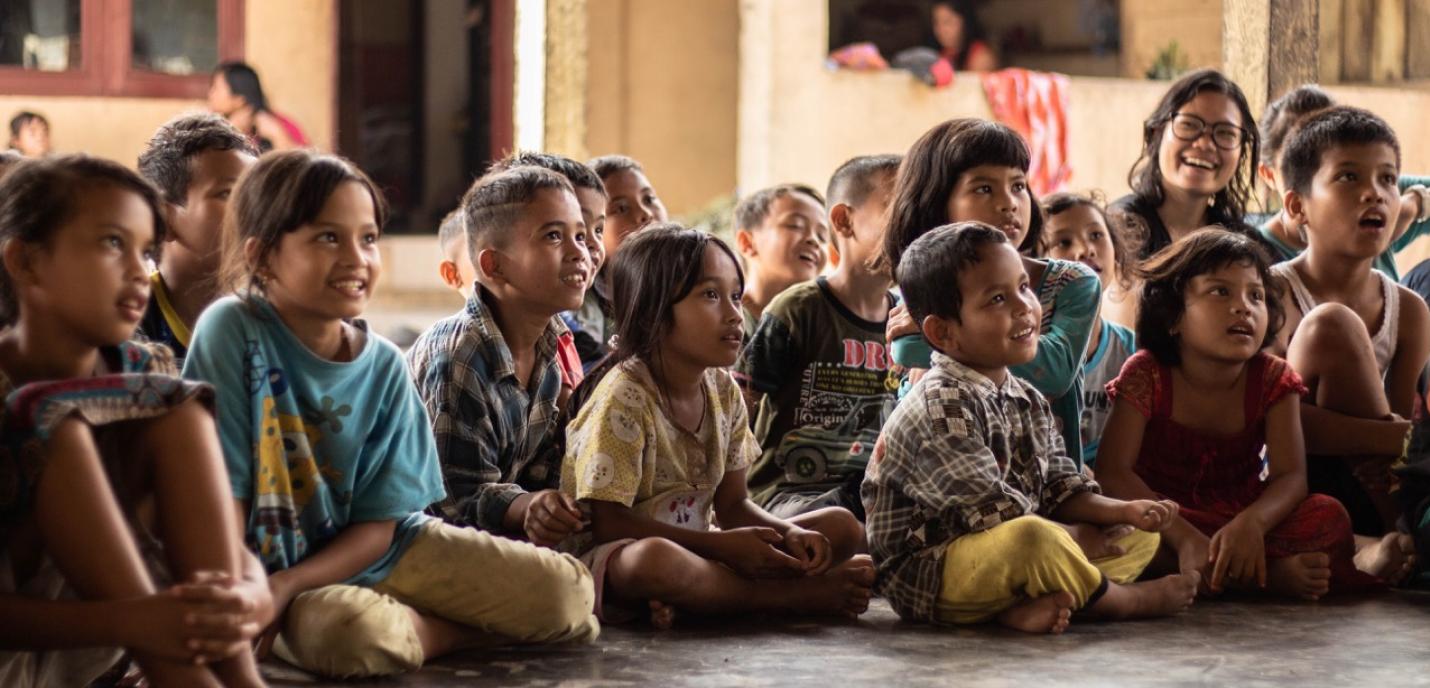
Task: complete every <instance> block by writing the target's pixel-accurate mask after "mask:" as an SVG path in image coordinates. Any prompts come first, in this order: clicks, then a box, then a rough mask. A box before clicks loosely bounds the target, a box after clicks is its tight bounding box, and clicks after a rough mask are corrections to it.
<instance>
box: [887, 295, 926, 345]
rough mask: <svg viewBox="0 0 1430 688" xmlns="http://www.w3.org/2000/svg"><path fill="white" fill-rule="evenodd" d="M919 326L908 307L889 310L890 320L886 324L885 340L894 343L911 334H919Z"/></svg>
mask: <svg viewBox="0 0 1430 688" xmlns="http://www.w3.org/2000/svg"><path fill="white" fill-rule="evenodd" d="M918 332H919V324H918V323H916V322H914V316H912V315H910V314H909V308H908V306H905V305H904V304H902V303H901V304H899V305H897V306H894V307H893V308H892V309H890V310H889V320H888V322H886V323H885V324H884V339H887V340H889V343H891V344H892V343H893V341H894V340H895V339H898V338H899V337H903V336H905V335H910V334H918Z"/></svg>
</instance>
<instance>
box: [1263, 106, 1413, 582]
mask: <svg viewBox="0 0 1430 688" xmlns="http://www.w3.org/2000/svg"><path fill="white" fill-rule="evenodd" d="M1398 146H1399V144H1398V143H1397V141H1396V138H1395V134H1394V132H1393V131H1391V129H1390V127H1389V126H1388V125H1386V124H1385V122H1384V121H1383V120H1381V119H1380V118H1378V117H1376V116H1375V115H1372V114H1370V113H1368V112H1365V111H1363V110H1357V109H1354V108H1346V107H1333V108H1329V109H1326V110H1323V111H1321V112H1319V113H1317V114H1315V115H1312V116H1311V117H1309V118H1307V120H1306V121H1305V122H1304V124H1303V126H1302V128H1301V129H1300V130H1299V131H1298V132H1297V133H1296V135H1295V137H1294V139H1293V140H1292V141H1291V142H1290V143H1289V144H1288V146H1287V150H1286V153H1285V160H1284V161H1283V162H1284V164H1283V168H1282V171H1283V174H1285V175H1286V184H1287V186H1288V187H1289V190H1288V192H1287V194H1286V208H1285V211H1284V214H1285V216H1286V218H1287V219H1288V221H1289V222H1290V223H1291V224H1292V226H1296V227H1300V228H1301V232H1303V233H1304V234H1305V235H1306V238H1307V239H1308V241H1309V246H1307V248H1306V251H1305V252H1304V253H1302V254H1301V255H1299V256H1297V257H1296V258H1294V259H1292V260H1291V261H1289V262H1286V263H1281V264H1279V265H1277V266H1276V267H1275V269H1274V270H1273V272H1275V274H1277V275H1278V276H1280V277H1281V278H1282V279H1284V280H1285V281H1286V282H1287V283H1288V284H1289V285H1290V294H1291V306H1290V308H1288V309H1287V310H1288V317H1287V320H1286V325H1285V327H1284V328H1282V330H1281V332H1280V333H1279V336H1278V337H1277V351H1284V352H1285V355H1286V357H1287V359H1288V360H1289V361H1290V362H1291V365H1293V366H1295V368H1296V370H1297V371H1298V372H1300V373H1301V374H1302V375H1303V376H1304V378H1305V380H1306V384H1307V387H1309V388H1310V389H1311V392H1312V393H1311V394H1310V395H1308V396H1307V398H1306V400H1305V403H1303V404H1302V407H1301V414H1302V417H1303V418H1304V420H1305V430H1306V447H1307V453H1308V454H1310V455H1311V458H1310V459H1309V463H1308V466H1307V476H1308V481H1309V483H1310V485H1311V487H1312V489H1315V490H1318V491H1323V492H1326V493H1327V494H1330V495H1332V496H1334V497H1336V498H1337V499H1339V500H1341V502H1342V503H1344V504H1345V506H1346V509H1348V510H1349V511H1350V514H1351V521H1352V523H1353V525H1354V527H1355V532H1356V533H1357V534H1359V535H1363V536H1374V537H1365V538H1362V539H1361V540H1360V547H1359V552H1358V554H1357V561H1358V562H1360V563H1361V565H1362V566H1363V567H1367V568H1369V569H1371V570H1373V571H1376V572H1377V573H1379V574H1381V575H1385V576H1387V577H1389V578H1391V579H1392V580H1393V581H1398V580H1399V579H1400V577H1401V576H1402V571H1401V569H1402V564H1405V565H1406V566H1409V565H1410V564H1409V560H1410V557H1411V555H1412V553H1413V545H1412V543H1411V540H1410V537H1409V536H1406V535H1402V534H1398V533H1397V532H1396V521H1397V520H1398V518H1399V516H1400V509H1401V506H1400V504H1399V503H1398V500H1397V499H1396V498H1395V495H1394V489H1393V482H1392V481H1393V478H1392V474H1391V466H1392V464H1393V463H1394V462H1396V461H1397V460H1398V459H1399V458H1400V457H1402V456H1403V455H1404V452H1405V448H1406V447H1405V442H1406V441H1407V435H1408V433H1409V431H1410V422H1409V421H1408V420H1406V419H1408V418H1410V417H1411V416H1412V414H1413V410H1414V405H1415V388H1416V384H1417V382H1418V381H1419V377H1420V372H1421V370H1423V369H1424V367H1425V361H1426V358H1427V356H1430V310H1427V308H1426V306H1425V301H1424V300H1423V299H1421V298H1420V297H1419V295H1417V294H1416V293H1415V292H1413V291H1411V290H1410V289H1408V288H1406V287H1403V286H1400V285H1398V284H1396V282H1395V280H1393V279H1391V278H1390V277H1389V276H1388V275H1386V274H1384V273H1382V272H1380V271H1378V270H1375V269H1373V267H1372V266H1373V265H1374V262H1375V260H1376V259H1377V257H1378V256H1380V255H1382V254H1384V252H1385V250H1386V248H1387V247H1388V245H1389V244H1390V241H1391V231H1390V229H1389V227H1388V223H1389V221H1390V219H1391V218H1394V217H1396V216H1397V213H1398V211H1399V203H1400V195H1399V189H1397V188H1396V178H1397V170H1398V167H1399V147H1398Z"/></svg>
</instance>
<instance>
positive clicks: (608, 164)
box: [586, 155, 645, 181]
mask: <svg viewBox="0 0 1430 688" xmlns="http://www.w3.org/2000/svg"><path fill="white" fill-rule="evenodd" d="M586 164H587V165H589V166H590V167H591V170H592V171H594V172H595V173H596V176H597V177H600V178H601V179H602V180H603V181H604V180H605V179H606V178H607V177H609V176H611V175H613V174H615V173H617V172H625V171H626V170H630V171H632V172H640V173H641V174H645V168H644V167H641V164H640V163H639V162H636V161H635V159H633V158H628V157H626V156H624V155H602V156H601V157H599V158H591V162H588V163H586Z"/></svg>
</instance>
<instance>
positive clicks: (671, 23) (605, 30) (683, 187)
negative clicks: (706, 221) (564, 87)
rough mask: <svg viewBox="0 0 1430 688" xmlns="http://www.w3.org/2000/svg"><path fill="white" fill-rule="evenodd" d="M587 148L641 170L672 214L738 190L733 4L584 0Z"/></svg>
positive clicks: (728, 0)
mask: <svg viewBox="0 0 1430 688" xmlns="http://www.w3.org/2000/svg"><path fill="white" fill-rule="evenodd" d="M587 21H588V24H587V37H588V41H589V44H588V53H587V54H588V59H587V68H588V72H587V88H588V91H587V115H586V126H587V139H586V143H587V150H589V151H590V153H591V155H592V156H597V155H605V154H608V153H623V154H625V155H629V156H631V157H633V158H635V159H637V160H639V161H641V163H642V164H643V165H644V166H645V169H646V172H647V174H648V175H649V176H650V178H651V181H652V182H653V183H654V184H655V187H656V190H657V191H659V192H660V195H661V197H662V199H663V200H664V201H665V204H666V206H667V207H668V208H669V209H670V211H671V213H672V214H675V215H680V214H685V213H688V212H691V211H695V210H698V209H700V208H702V207H704V206H706V205H707V204H708V203H709V202H710V201H712V200H713V199H715V198H717V197H720V196H722V195H726V194H729V193H730V192H731V191H733V190H734V188H735V150H736V143H735V136H736V98H737V94H738V92H739V82H738V78H739V75H738V71H737V64H738V55H739V26H740V16H739V3H737V2H735V0H680V2H669V1H668V0H594V1H592V2H589V3H587Z"/></svg>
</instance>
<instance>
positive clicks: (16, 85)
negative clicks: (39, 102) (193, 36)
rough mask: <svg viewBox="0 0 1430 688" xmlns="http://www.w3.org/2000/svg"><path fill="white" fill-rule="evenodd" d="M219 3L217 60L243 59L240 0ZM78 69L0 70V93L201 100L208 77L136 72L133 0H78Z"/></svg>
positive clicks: (216, 0)
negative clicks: (50, 70)
mask: <svg viewBox="0 0 1430 688" xmlns="http://www.w3.org/2000/svg"><path fill="white" fill-rule="evenodd" d="M213 2H215V3H217V5H218V12H217V15H216V16H217V19H218V58H219V61H220V62H223V61H228V60H241V59H243V9H244V7H243V4H244V0H213ZM79 14H80V24H79V26H80V49H79V54H80V58H79V68H78V69H71V70H66V71H63V72H42V71H38V70H32V69H25V68H23V67H11V66H0V93H4V94H5V95H32V96H127V97H136V98H203V97H204V95H205V94H206V93H207V92H208V87H209V78H210V74H208V73H202V74H188V75H183V76H179V75H174V74H160V73H156V72H148V71H144V70H140V69H135V68H134V60H133V54H132V51H133V40H134V27H133V19H134V3H133V0H81V2H80V10H79Z"/></svg>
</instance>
